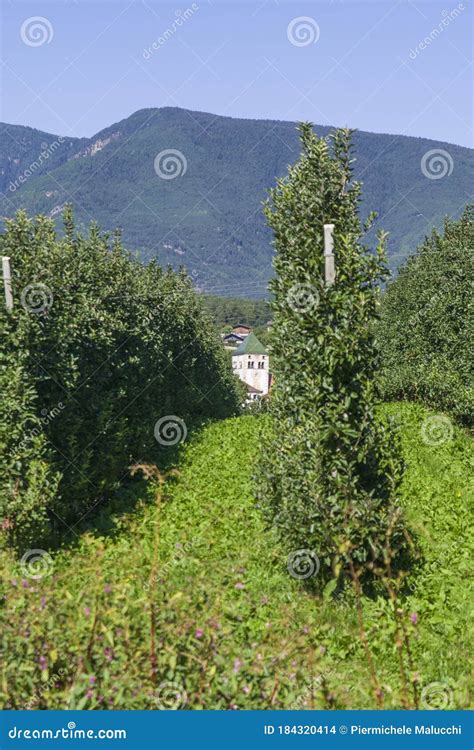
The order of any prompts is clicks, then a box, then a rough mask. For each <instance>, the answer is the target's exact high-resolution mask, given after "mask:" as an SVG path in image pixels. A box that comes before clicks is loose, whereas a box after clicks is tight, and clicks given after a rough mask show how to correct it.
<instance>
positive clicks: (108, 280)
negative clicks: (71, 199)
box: [0, 211, 239, 543]
mask: <svg viewBox="0 0 474 750" xmlns="http://www.w3.org/2000/svg"><path fill="white" fill-rule="evenodd" d="M2 252H3V253H4V254H5V255H9V256H10V257H11V264H12V274H13V294H14V308H13V311H12V312H11V313H7V312H6V311H5V308H4V307H3V306H2V312H1V314H0V326H1V328H2V342H3V347H4V352H3V354H4V357H3V360H2V361H3V365H2V371H1V374H0V378H1V384H2V390H3V394H4V395H5V398H4V400H3V404H2V410H3V414H2V419H1V439H2V447H3V451H2V464H1V467H0V477H1V479H0V481H1V485H2V486H1V489H2V499H1V501H0V519H3V520H2V527H3V529H4V531H6V533H7V534H8V535H9V537H10V538H21V539H23V540H24V541H25V540H29V541H30V542H36V543H38V541H39V539H40V538H41V534H42V533H43V531H44V530H45V528H46V529H47V528H49V529H50V530H51V529H53V530H56V531H58V532H60V533H62V534H63V533H66V532H67V530H68V529H69V528H70V527H74V524H76V523H77V521H78V520H79V519H80V518H81V516H82V515H83V514H85V513H87V512H88V511H90V510H91V509H92V508H93V507H95V506H96V505H97V504H99V503H101V502H102V501H104V500H105V499H107V496H108V494H109V493H110V492H111V491H112V490H113V489H114V488H115V487H116V486H117V485H118V483H119V481H120V479H121V478H122V477H124V476H126V475H127V472H128V467H129V465H130V464H131V463H133V462H134V461H141V460H143V459H146V458H147V457H149V456H150V455H153V453H154V452H156V449H157V448H159V445H158V443H157V441H156V440H155V437H154V425H155V423H156V422H157V420H158V419H159V418H161V417H165V416H174V415H176V416H178V417H179V418H180V419H182V420H184V422H185V423H186V425H187V427H188V429H190V428H191V427H192V425H193V424H196V423H200V422H202V421H203V420H206V419H208V418H219V417H225V416H228V415H230V414H235V413H236V412H237V410H238V403H239V397H238V392H237V390H236V387H235V380H234V378H233V376H232V374H231V372H230V370H229V368H228V364H227V362H226V359H225V353H224V351H223V349H222V346H221V344H220V343H219V340H218V337H217V335H216V333H215V331H214V328H213V326H212V324H211V322H210V319H209V317H208V315H207V313H206V312H205V311H204V309H203V307H202V305H201V303H200V301H199V298H198V297H197V295H195V293H194V292H193V289H192V285H191V283H190V281H189V279H188V278H187V276H186V275H185V274H184V273H175V272H173V271H171V270H168V271H163V270H162V269H161V268H160V267H158V266H157V265H156V264H155V263H151V264H149V265H148V266H146V267H145V266H142V265H141V264H140V263H139V262H138V261H135V260H133V259H132V258H131V257H130V255H129V254H128V253H127V252H125V250H124V249H123V247H122V245H121V241H120V236H119V235H118V234H116V235H115V236H114V237H113V238H112V239H111V238H109V237H108V236H107V235H103V234H101V233H100V232H99V230H98V228H97V227H96V226H95V225H92V226H91V228H90V232H89V234H88V235H87V236H82V235H80V234H77V233H76V232H75V228H74V222H73V217H72V215H71V213H70V212H69V211H67V212H66V214H65V234H64V237H62V238H58V237H57V235H56V232H55V228H54V224H53V222H52V221H51V220H49V219H46V218H44V217H41V216H40V217H38V218H37V219H36V220H35V221H33V220H31V219H29V218H27V216H26V215H25V214H24V213H19V214H18V215H17V217H16V218H15V219H14V220H11V221H9V222H8V227H7V232H6V234H5V236H4V240H3V247H2ZM165 429H166V428H165ZM165 437H166V436H165Z"/></svg>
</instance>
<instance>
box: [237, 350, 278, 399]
mask: <svg viewBox="0 0 474 750" xmlns="http://www.w3.org/2000/svg"><path fill="white" fill-rule="evenodd" d="M249 362H251V363H253V367H248V363H249ZM259 363H260V365H261V367H259V366H258V365H259ZM232 369H233V372H234V373H235V375H238V376H239V378H240V379H241V380H243V381H244V382H245V383H248V384H249V385H252V386H253V387H254V388H258V390H259V391H262V395H264V396H265V395H266V394H267V393H268V386H269V362H268V354H239V355H238V356H237V357H235V356H234V357H232Z"/></svg>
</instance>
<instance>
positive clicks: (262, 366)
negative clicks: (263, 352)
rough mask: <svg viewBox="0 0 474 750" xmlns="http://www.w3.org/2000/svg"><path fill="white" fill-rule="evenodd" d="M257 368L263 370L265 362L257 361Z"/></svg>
mask: <svg viewBox="0 0 474 750" xmlns="http://www.w3.org/2000/svg"><path fill="white" fill-rule="evenodd" d="M258 369H259V370H264V369H265V362H259V363H258Z"/></svg>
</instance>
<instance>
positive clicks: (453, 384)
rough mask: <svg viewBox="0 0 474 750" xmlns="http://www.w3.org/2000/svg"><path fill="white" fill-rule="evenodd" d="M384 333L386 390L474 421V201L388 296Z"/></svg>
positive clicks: (435, 236)
mask: <svg viewBox="0 0 474 750" xmlns="http://www.w3.org/2000/svg"><path fill="white" fill-rule="evenodd" d="M378 336H379V340H380V346H381V350H382V355H383V387H384V391H385V395H386V397H387V398H390V399H393V398H400V399H418V400H422V401H425V402H426V403H428V404H431V405H432V406H434V407H438V408H439V409H442V410H444V411H449V412H450V413H451V414H453V415H454V416H455V417H456V418H458V419H460V420H461V421H463V422H465V423H466V424H473V422H474V366H473V351H474V207H473V206H468V207H467V208H466V209H465V211H464V213H463V215H462V217H461V218H460V219H459V221H453V220H452V219H446V221H445V225H444V232H443V233H440V232H437V231H436V230H434V231H433V232H432V234H431V235H430V236H429V237H427V238H426V239H425V241H424V243H423V244H422V245H421V247H420V248H419V249H418V251H417V253H416V255H415V256H414V257H413V258H410V259H409V260H408V261H407V263H406V264H405V265H404V266H403V267H402V268H401V269H400V273H399V275H398V276H397V278H396V279H395V281H393V282H392V283H391V284H390V285H389V286H388V288H387V291H386V293H385V294H384V297H383V305H382V317H381V322H380V325H379V329H378Z"/></svg>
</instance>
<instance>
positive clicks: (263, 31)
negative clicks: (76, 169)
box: [0, 0, 472, 145]
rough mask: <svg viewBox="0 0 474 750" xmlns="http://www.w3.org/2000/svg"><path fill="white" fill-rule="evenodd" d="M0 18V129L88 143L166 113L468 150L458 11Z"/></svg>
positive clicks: (452, 7) (255, 6) (53, 13)
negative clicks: (151, 110)
mask: <svg viewBox="0 0 474 750" xmlns="http://www.w3.org/2000/svg"><path fill="white" fill-rule="evenodd" d="M186 11H188V12H186ZM1 15H2V19H1V20H2V49H1V59H2V68H1V75H2V100H1V112H0V118H1V119H2V120H3V121H6V122H12V123H18V124H23V125H30V126H32V127H36V128H39V129H41V130H45V131H48V132H52V133H58V134H61V135H74V136H90V135H93V134H94V133H96V132H97V131H99V130H100V129H101V128H104V127H107V126H108V125H110V124H112V123H114V122H116V121H118V120H120V119H122V118H124V117H127V116H128V115H130V114H131V113H132V112H134V111H136V110H137V109H141V108H143V107H161V106H179V107H186V108H188V109H194V110H202V111H208V112H213V113H216V114H223V115H229V116H232V117H248V118H259V119H263V118H269V119H282V120H302V119H304V120H311V121H313V122H315V123H318V124H323V125H324V124H330V125H336V126H341V125H349V126H351V127H357V128H359V129H362V130H370V131H374V132H384V133H387V132H388V133H403V134H406V135H415V136H424V137H429V138H433V139H439V140H444V141H448V142H451V143H458V144H462V145H472V111H471V86H472V62H471V59H472V58H471V56H472V32H471V28H472V5H471V3H469V2H468V1H467V0H465V1H464V2H460V3H459V2H458V1H457V0H443V1H442V2H431V1H427V0H414V1H413V2H412V1H410V2H406V0H400V1H399V2H394V1H393V0H388V1H387V2H385V0H378V1H377V2H355V1H351V0H324V2H315V1H314V0H313V2H297V1H296V0H240V1H239V2H227V1H226V0H197V2H196V3H192V2H191V1H190V0H182V1H181V2H178V0H176V2H172V3H169V2H161V1H159V0H129V1H128V2H122V0H37V1H36V2H31V1H30V0H1ZM37 17H39V20H36V21H35V20H31V19H35V18H37ZM177 19H181V20H180V24H179V26H178V24H177ZM173 22H174V23H173ZM35 26H36V28H34V27H35ZM153 44H154V45H155V48H153Z"/></svg>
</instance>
